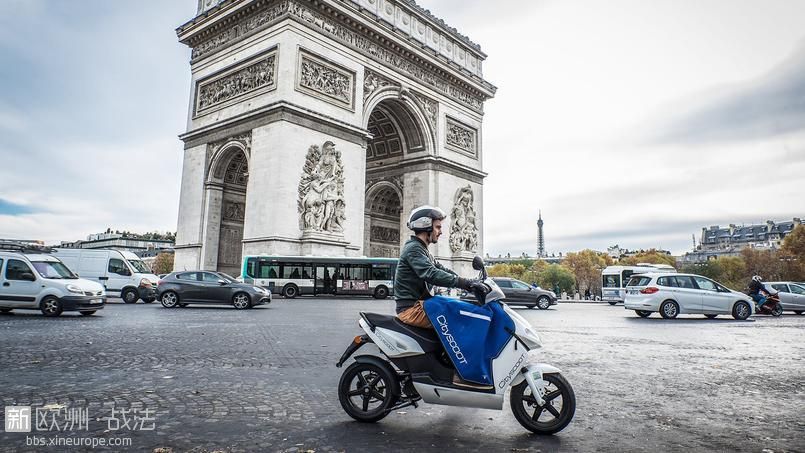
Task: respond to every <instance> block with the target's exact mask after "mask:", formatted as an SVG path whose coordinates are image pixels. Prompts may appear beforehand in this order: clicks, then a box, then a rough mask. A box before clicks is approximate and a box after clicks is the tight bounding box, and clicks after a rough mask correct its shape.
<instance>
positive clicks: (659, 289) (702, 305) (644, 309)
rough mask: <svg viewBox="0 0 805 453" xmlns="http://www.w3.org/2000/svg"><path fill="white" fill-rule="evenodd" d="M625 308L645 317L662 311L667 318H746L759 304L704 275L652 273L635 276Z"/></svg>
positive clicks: (629, 285) (629, 286) (624, 304)
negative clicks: (694, 315)
mask: <svg viewBox="0 0 805 453" xmlns="http://www.w3.org/2000/svg"><path fill="white" fill-rule="evenodd" d="M623 306H624V307H625V308H626V309H627V310H634V311H635V313H637V315H638V316H640V317H641V318H646V317H648V316H650V315H651V314H652V313H654V312H659V313H660V315H662V317H663V318H666V319H672V318H676V317H677V315H679V314H702V315H705V316H706V317H708V318H710V319H712V318H715V317H716V316H718V315H732V317H734V318H735V319H746V318H748V317H749V316H750V315H751V314H752V313H753V312H754V306H755V304H754V302H753V301H752V299H751V298H750V297H749V296H747V295H746V294H744V293H739V292H738V291H733V290H731V289H729V288H727V287H725V286H724V285H722V284H720V283H718V282H715V281H713V280H710V279H709V278H707V277H702V276H701V275H693V274H659V273H648V274H641V275H634V276H632V278H631V279H630V280H629V283H628V284H627V285H626V300H625V301H624V303H623Z"/></svg>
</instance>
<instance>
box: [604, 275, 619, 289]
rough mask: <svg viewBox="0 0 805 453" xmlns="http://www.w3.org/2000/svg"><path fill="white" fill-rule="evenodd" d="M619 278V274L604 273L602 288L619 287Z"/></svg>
mask: <svg viewBox="0 0 805 453" xmlns="http://www.w3.org/2000/svg"><path fill="white" fill-rule="evenodd" d="M620 287H621V278H620V276H619V275H604V288H620Z"/></svg>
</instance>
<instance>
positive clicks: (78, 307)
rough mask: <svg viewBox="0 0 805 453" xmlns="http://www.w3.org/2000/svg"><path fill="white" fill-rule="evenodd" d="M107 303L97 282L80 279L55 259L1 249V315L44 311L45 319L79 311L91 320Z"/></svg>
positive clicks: (42, 253) (104, 294)
mask: <svg viewBox="0 0 805 453" xmlns="http://www.w3.org/2000/svg"><path fill="white" fill-rule="evenodd" d="M105 303H106V291H104V289H103V286H101V285H100V284H98V283H97V282H92V281H89V280H85V279H83V278H78V276H76V275H75V274H74V273H73V272H72V271H70V269H69V268H68V267H67V266H65V265H64V263H62V262H61V261H59V260H58V259H57V258H56V257H54V256H53V255H50V254H49V253H44V252H33V253H22V251H20V252H12V251H7V249H6V250H2V249H0V312H2V313H8V312H10V311H12V310H20V309H23V310H41V311H42V313H43V314H44V315H45V316H59V315H60V314H62V312H64V311H78V312H80V313H81V314H82V315H85V316H90V315H93V314H95V312H96V311H98V310H100V309H102V308H103V307H104V304H105Z"/></svg>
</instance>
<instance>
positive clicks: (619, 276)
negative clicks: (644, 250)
mask: <svg viewBox="0 0 805 453" xmlns="http://www.w3.org/2000/svg"><path fill="white" fill-rule="evenodd" d="M645 272H668V273H671V272H676V269H674V267H673V266H670V265H668V264H648V263H638V264H637V265H636V266H607V268H606V269H604V270H603V271H601V280H602V284H601V299H603V300H605V301H607V302H609V305H615V304H617V303H618V302H623V299H624V298H625V297H626V284H627V283H629V277H631V276H632V275H633V274H642V273H645Z"/></svg>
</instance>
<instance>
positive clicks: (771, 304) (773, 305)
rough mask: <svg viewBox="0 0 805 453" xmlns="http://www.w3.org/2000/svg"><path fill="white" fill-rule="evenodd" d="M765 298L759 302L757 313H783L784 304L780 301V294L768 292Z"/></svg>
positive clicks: (775, 314)
mask: <svg viewBox="0 0 805 453" xmlns="http://www.w3.org/2000/svg"><path fill="white" fill-rule="evenodd" d="M764 298H765V300H763V301H762V302H761V303H759V304H757V311H756V313H758V314H762V315H772V316H780V315H782V314H783V304H781V303H780V296H779V295H778V294H777V293H774V294H772V293H770V292H766V296H764Z"/></svg>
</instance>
